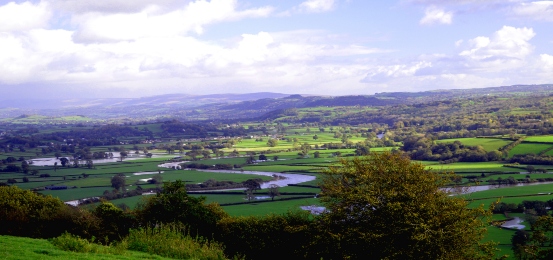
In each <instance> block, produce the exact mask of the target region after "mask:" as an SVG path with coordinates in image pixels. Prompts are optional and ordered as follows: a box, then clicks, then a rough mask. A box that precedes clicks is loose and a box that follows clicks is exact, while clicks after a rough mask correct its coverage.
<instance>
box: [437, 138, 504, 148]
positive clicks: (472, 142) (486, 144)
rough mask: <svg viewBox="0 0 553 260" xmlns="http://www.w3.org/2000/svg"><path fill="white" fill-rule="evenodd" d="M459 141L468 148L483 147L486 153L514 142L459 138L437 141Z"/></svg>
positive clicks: (496, 139)
mask: <svg viewBox="0 0 553 260" xmlns="http://www.w3.org/2000/svg"><path fill="white" fill-rule="evenodd" d="M455 141H459V142H461V143H462V144H464V145H468V146H478V145H480V146H482V147H483V148H484V150H486V151H494V150H497V149H499V148H501V147H503V146H505V145H508V144H510V143H511V142H512V141H510V140H507V139H501V138H457V139H443V140H437V141H436V142H437V143H453V142H455Z"/></svg>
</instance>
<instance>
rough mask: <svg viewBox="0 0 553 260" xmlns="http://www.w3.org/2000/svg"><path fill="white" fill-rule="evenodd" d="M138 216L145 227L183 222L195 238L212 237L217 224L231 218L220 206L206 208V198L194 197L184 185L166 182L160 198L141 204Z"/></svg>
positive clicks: (179, 182) (159, 195)
mask: <svg viewBox="0 0 553 260" xmlns="http://www.w3.org/2000/svg"><path fill="white" fill-rule="evenodd" d="M136 213H137V215H138V216H139V218H140V220H141V223H142V225H143V226H146V225H147V224H154V225H155V224H161V223H171V222H181V223H183V224H185V225H187V226H188V228H189V231H190V232H191V233H192V234H193V235H200V236H203V237H208V238H209V237H212V236H213V233H214V232H216V225H217V221H219V220H220V219H222V218H224V217H226V216H228V215H227V214H226V212H224V210H223V209H222V208H221V207H220V206H219V205H218V204H213V203H212V204H208V205H206V204H205V197H199V198H196V197H191V196H188V194H187V193H186V187H185V185H184V182H182V181H180V180H178V181H175V182H166V183H164V185H163V189H162V191H161V192H159V193H158V194H157V195H156V196H153V197H151V198H149V199H148V200H147V201H146V202H145V203H144V204H141V205H140V204H139V205H138V207H137V209H136Z"/></svg>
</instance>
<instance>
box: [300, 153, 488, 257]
mask: <svg viewBox="0 0 553 260" xmlns="http://www.w3.org/2000/svg"><path fill="white" fill-rule="evenodd" d="M450 177H451V176H450V174H438V173H434V172H429V171H427V170H425V167H424V166H423V165H421V164H412V163H411V162H410V160H409V159H408V158H406V157H404V156H403V155H400V154H397V153H396V154H390V153H382V154H376V153H373V154H371V155H370V156H368V157H364V158H355V159H353V160H342V161H341V165H340V167H330V169H329V170H327V171H326V172H324V179H323V181H322V183H321V189H322V191H323V193H322V197H321V200H322V201H323V203H324V204H325V205H326V206H327V209H328V210H329V212H327V213H324V214H322V215H321V218H320V220H319V221H320V222H319V223H320V225H318V226H317V227H316V232H315V236H314V239H313V241H312V245H311V247H310V248H309V251H308V254H310V255H311V256H315V257H316V256H320V257H328V258H351V259H364V258H366V256H367V255H370V256H371V257H372V258H374V259H491V258H492V257H493V255H494V251H495V250H494V247H493V246H494V245H493V244H492V243H484V244H481V243H480V242H479V241H480V240H481V239H482V238H483V236H484V234H485V233H486V227H487V220H488V218H489V216H490V215H491V212H490V211H489V210H484V209H483V208H482V207H479V208H475V209H468V208H467V205H468V203H467V202H466V201H465V200H464V199H462V198H458V197H457V198H455V197H450V196H448V194H447V193H446V192H443V191H441V190H440V187H441V186H442V185H444V184H446V183H447V182H448V181H449V180H450Z"/></svg>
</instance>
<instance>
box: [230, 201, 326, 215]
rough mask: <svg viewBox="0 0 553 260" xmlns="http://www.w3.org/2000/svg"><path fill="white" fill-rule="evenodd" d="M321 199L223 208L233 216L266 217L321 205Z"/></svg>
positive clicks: (253, 203)
mask: <svg viewBox="0 0 553 260" xmlns="http://www.w3.org/2000/svg"><path fill="white" fill-rule="evenodd" d="M320 204H321V203H320V202H319V199H315V198H305V199H298V200H285V201H281V200H275V201H273V202H264V203H255V202H252V203H249V204H241V205H232V206H223V209H224V210H225V211H226V212H227V213H228V214H229V215H231V216H266V215H269V214H271V213H275V214H284V213H286V212H288V210H291V209H292V210H294V209H299V207H300V206H309V205H320Z"/></svg>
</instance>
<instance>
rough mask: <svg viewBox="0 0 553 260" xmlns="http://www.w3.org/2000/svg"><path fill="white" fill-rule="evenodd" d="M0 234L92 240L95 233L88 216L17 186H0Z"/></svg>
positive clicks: (95, 224) (56, 200) (96, 225)
mask: <svg viewBox="0 0 553 260" xmlns="http://www.w3.org/2000/svg"><path fill="white" fill-rule="evenodd" d="M0 223H1V224H0V234H3V235H13V236H26V237H34V238H52V237H57V236H60V235H61V234H63V233H64V232H65V231H68V232H72V233H75V234H79V235H82V236H85V237H92V236H93V235H95V234H96V233H97V232H98V230H99V225H98V220H97V218H95V217H94V216H92V215H91V214H90V213H88V212H86V211H84V210H81V209H77V208H73V207H70V206H68V205H65V204H64V203H63V202H62V201H61V200H59V199H57V198H53V197H52V196H43V195H40V194H37V193H34V192H32V191H28V190H22V189H20V188H18V187H15V186H11V187H6V186H5V187H0Z"/></svg>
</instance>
